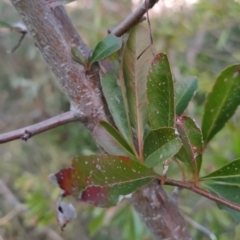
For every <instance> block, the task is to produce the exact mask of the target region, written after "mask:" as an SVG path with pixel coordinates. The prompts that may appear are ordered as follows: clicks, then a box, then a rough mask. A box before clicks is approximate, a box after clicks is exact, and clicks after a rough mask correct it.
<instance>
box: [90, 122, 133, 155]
mask: <svg viewBox="0 0 240 240" xmlns="http://www.w3.org/2000/svg"><path fill="white" fill-rule="evenodd" d="M93 135H94V137H95V139H96V141H97V143H98V144H99V145H100V146H102V147H103V149H104V150H105V151H106V152H108V153H109V154H113V155H123V156H129V157H132V158H135V156H134V153H133V151H132V149H131V147H130V146H129V145H128V143H127V142H126V141H125V139H124V138H123V137H122V135H121V134H120V133H119V132H118V131H117V130H116V129H115V128H114V127H113V126H112V125H110V124H109V123H108V122H105V121H100V123H99V124H98V125H97V126H96V127H95V128H94V130H93Z"/></svg>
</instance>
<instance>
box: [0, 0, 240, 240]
mask: <svg viewBox="0 0 240 240" xmlns="http://www.w3.org/2000/svg"><path fill="white" fill-rule="evenodd" d="M138 2H139V1H137V0H135V1H130V0H121V1H113V0H101V1H97V0H95V1H94V0H79V1H77V2H74V3H71V4H68V5H67V6H66V9H67V11H68V12H69V15H70V17H71V19H72V21H73V23H74V26H75V27H76V28H77V30H78V31H79V33H80V34H81V36H82V38H83V39H84V41H86V43H87V44H89V46H91V47H92V48H93V47H94V46H95V45H96V44H97V42H98V41H99V40H101V39H102V38H103V37H104V36H105V35H106V34H107V30H108V29H109V28H110V29H111V28H112V27H114V26H115V25H117V24H118V23H119V22H120V21H121V20H123V19H124V18H125V17H126V16H127V15H128V13H129V12H130V11H131V10H133V9H134V8H135V7H136V6H137V5H138ZM191 2H193V1H190V0H188V1H187V0H186V1H185V0H175V1H174V0H166V1H164V0H162V1H160V2H159V3H158V4H157V5H156V6H155V8H154V9H153V10H151V12H150V17H151V28H152V35H153V39H154V46H155V48H156V49H157V51H158V52H166V53H167V54H168V56H169V59H170V63H171V68H172V72H173V75H174V78H175V79H176V80H181V79H183V78H186V77H188V76H197V78H198V80H199V91H198V93H197V94H196V96H195V98H194V101H193V102H192V103H191V104H190V105H189V107H188V109H187V111H186V114H187V115H189V116H191V117H194V118H195V119H196V121H197V122H198V123H199V124H201V116H202V113H203V104H204V101H205V96H206V93H207V92H208V91H209V90H210V89H211V86H212V84H213V82H214V80H215V78H216V77H217V75H218V74H219V73H220V72H221V71H222V70H223V69H224V68H225V67H226V66H229V65H231V64H234V63H239V62H240V24H239V23H240V14H239V13H240V1H239V0H235V1H234V0H199V1H194V3H191ZM0 20H1V21H5V22H8V23H10V24H13V23H17V22H19V21H20V18H19V16H18V14H17V12H16V11H15V9H14V8H13V7H12V6H11V4H10V3H9V1H8V0H0ZM19 37H20V35H19V34H17V33H15V32H10V31H9V30H8V29H6V28H0V133H3V132H7V131H10V130H13V129H17V128H20V127H24V126H27V125H29V124H33V123H37V122H39V121H42V120H44V119H47V118H49V117H52V116H55V115H57V114H59V113H61V112H63V111H67V110H68V109H69V103H68V101H67V99H66V97H65V96H64V95H63V94H62V92H61V91H60V89H59V88H58V87H57V85H56V83H55V77H54V75H53V74H52V73H51V71H50V69H49V68H48V66H47V65H46V63H45V62H44V60H43V58H42V56H41V54H40V53H39V52H38V50H37V49H36V47H35V46H34V42H33V40H32V38H31V36H30V35H27V36H26V38H25V39H24V40H23V42H22V44H21V46H20V47H19V48H18V49H17V50H16V52H15V53H13V54H6V52H7V51H9V50H11V49H12V48H13V47H14V46H15V45H16V44H17V42H18V39H19ZM97 150H98V148H97V146H96V144H95V143H94V141H93V139H92V137H91V135H90V133H89V132H88V131H87V130H86V129H85V128H84V127H83V126H82V125H81V124H80V123H70V124H67V125H65V126H62V127H58V128H56V129H54V130H51V131H48V132H46V133H42V134H40V135H37V136H35V137H33V138H32V139H30V140H28V141H27V142H26V143H25V142H23V141H20V140H17V141H13V142H10V143H6V144H3V145H1V146H0V162H1V167H0V240H2V239H4V240H5V239H7V240H12V239H14V240H15V239H39V240H40V239H53V240H60V239H69V240H75V239H81V240H90V239H92V240H95V239H96V240H101V239H103V240H108V239H109V240H111V239H114V240H118V239H119V240H135V239H136V240H137V239H142V240H151V239H152V238H151V236H150V234H149V232H148V230H147V229H146V228H145V227H144V225H143V224H142V223H141V221H140V219H139V217H138V215H137V214H136V213H135V212H134V211H133V210H132V209H131V207H130V206H129V205H128V203H127V202H122V203H121V204H120V205H119V206H117V207H115V208H110V209H107V210H104V209H99V208H93V207H91V206H89V205H87V204H83V203H77V202H76V201H74V200H72V203H73V204H74V205H75V207H76V208H77V212H78V217H77V219H76V220H74V221H73V222H72V223H71V224H69V225H68V226H67V227H66V229H65V231H64V232H61V230H60V228H59V226H58V224H57V220H56V217H55V203H56V201H57V198H58V195H59V189H57V188H56V187H55V186H54V185H53V184H51V183H50V181H49V179H48V176H49V175H50V174H51V173H55V172H57V171H58V170H59V169H60V168H63V167H66V166H69V165H70V161H71V157H73V156H75V155H79V154H82V155H87V154H91V153H93V152H96V151H97ZM236 158H240V111H239V109H238V111H237V113H236V114H235V116H234V117H233V118H232V119H231V120H230V121H229V123H228V124H227V125H226V126H225V128H224V130H223V131H221V132H220V133H219V134H218V135H217V136H216V137H215V138H214V139H213V141H212V143H210V144H209V146H208V148H207V149H206V151H205V156H204V160H203V169H202V175H204V174H206V173H208V172H211V171H213V170H215V169H217V168H219V167H221V166H222V165H223V164H226V163H227V162H229V161H231V160H233V159H236ZM169 171H170V173H169V174H170V175H171V176H178V175H179V170H178V168H177V166H176V164H175V163H173V164H172V165H171V167H170V170H169ZM166 190H167V191H169V192H171V191H172V190H173V188H170V187H169V188H166ZM179 205H180V208H181V210H182V212H183V214H184V215H185V216H187V219H186V220H187V222H188V228H189V230H190V232H191V234H192V236H193V238H194V239H199V240H202V239H203V240H204V239H211V238H210V237H209V236H207V235H206V234H204V233H203V232H202V231H200V230H199V229H198V227H196V226H194V221H196V222H198V223H199V224H201V225H202V226H205V227H207V228H208V229H210V230H211V231H212V232H213V233H214V234H215V236H216V237H217V239H220V240H225V239H226V240H227V239H232V240H239V239H240V225H239V224H238V223H237V222H235V220H234V219H233V218H232V217H231V216H229V215H228V214H227V213H226V212H224V211H220V210H219V209H218V208H217V207H216V204H215V203H213V202H211V201H209V200H207V199H205V198H202V197H199V196H197V195H196V194H194V193H190V192H188V191H186V190H182V191H181V192H180V196H179ZM212 239H214V238H212Z"/></svg>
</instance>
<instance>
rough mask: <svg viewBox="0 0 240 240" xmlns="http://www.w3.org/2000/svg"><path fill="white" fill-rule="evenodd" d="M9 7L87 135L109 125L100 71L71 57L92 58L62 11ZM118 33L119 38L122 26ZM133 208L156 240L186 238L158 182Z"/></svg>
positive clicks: (41, 3)
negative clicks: (98, 126) (76, 52)
mask: <svg viewBox="0 0 240 240" xmlns="http://www.w3.org/2000/svg"><path fill="white" fill-rule="evenodd" d="M11 2H12V4H13V5H14V7H15V8H16V9H17V11H18V12H19V14H20V16H21V18H22V20H23V21H24V23H25V25H26V26H27V28H28V30H29V32H30V33H31V35H32V37H33V39H34V41H35V44H36V46H37V47H38V48H39V50H40V52H41V53H42V55H43V57H44V58H45V60H46V62H47V63H48V65H49V66H50V67H51V69H52V71H53V72H54V73H55V75H56V77H57V80H58V82H59V84H60V86H61V87H62V89H63V92H64V93H65V94H66V95H67V96H68V99H69V101H70V104H71V110H72V111H73V113H74V114H75V115H76V117H77V118H79V119H84V120H82V121H83V123H84V124H85V126H86V127H87V128H88V129H89V130H90V131H92V130H93V128H94V126H95V125H96V123H97V122H98V121H99V120H103V119H104V120H109V119H110V115H109V112H108V110H107V106H106V104H105V102H104V99H103V95H102V91H101V87H100V79H99V75H98V71H99V68H98V66H97V65H96V66H94V67H93V69H92V71H91V72H88V73H86V71H85V69H84V67H83V66H81V65H80V64H78V63H76V62H75V61H74V60H73V59H72V57H71V53H70V50H71V47H72V46H77V47H78V49H79V51H80V52H81V53H82V54H83V55H84V56H86V57H88V56H89V54H91V50H90V49H89V47H88V46H86V44H85V43H84V42H83V40H82V39H81V37H80V36H79V35H78V33H77V32H76V30H75V29H74V27H73V25H72V23H71V21H70V19H69V17H68V16H67V13H66V11H65V10H64V7H63V6H60V7H56V8H54V9H51V8H49V6H48V5H47V4H46V0H31V1H30V0H21V1H19V0H11ZM156 2H157V0H152V1H151V0H149V1H148V2H147V3H148V4H149V8H150V7H151V6H153V5H154V4H155V3H156ZM145 6H146V5H145V4H143V5H141V9H142V10H141V11H138V14H139V12H141V14H142V15H143V14H144V13H145V12H146V9H145ZM144 9H145V10H144ZM141 14H140V15H141ZM140 15H137V14H136V19H137V20H136V21H133V22H132V23H130V24H129V22H127V23H126V22H125V25H127V24H128V27H127V28H124V31H127V30H128V29H129V28H130V27H131V26H133V24H135V23H136V22H138V21H139V19H141V18H142V16H141V18H140ZM132 18H133V19H134V14H133V15H132V16H131V18H130V19H131V20H132ZM119 29H121V30H119V31H120V32H121V34H123V33H124V31H122V29H123V27H122V26H121V27H120V28H119ZM115 31H116V30H115ZM113 32H114V31H113ZM116 32H117V31H116ZM132 204H133V206H134V207H135V209H136V210H137V212H138V213H139V214H140V216H141V217H142V219H143V220H144V221H145V223H146V224H147V226H148V227H149V229H150V230H151V232H152V233H153V235H154V236H155V238H156V239H179V240H181V239H183V240H187V239H190V237H189V234H188V232H187V231H186V228H185V223H184V220H183V218H182V217H181V214H180V212H179V210H178V208H177V206H176V205H175V204H174V202H173V201H172V200H171V199H170V198H169V197H168V196H167V195H166V194H165V192H164V190H163V189H162V187H161V186H159V185H158V184H157V183H156V182H153V183H151V184H149V185H147V186H145V187H143V188H141V189H139V190H138V191H136V192H135V193H134V194H133V197H132Z"/></svg>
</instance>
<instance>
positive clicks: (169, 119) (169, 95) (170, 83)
mask: <svg viewBox="0 0 240 240" xmlns="http://www.w3.org/2000/svg"><path fill="white" fill-rule="evenodd" d="M170 85H173V82H172V81H171V82H169V86H170ZM173 94H174V89H173ZM168 100H169V101H168V126H171V125H170V124H171V107H170V106H171V104H170V101H171V93H170V91H168ZM174 105H175V104H174ZM174 108H175V107H174ZM173 112H174V114H173V119H175V112H176V111H175V109H174V111H173ZM174 122H175V121H174ZM174 125H175V124H174ZM173 127H174V126H173Z"/></svg>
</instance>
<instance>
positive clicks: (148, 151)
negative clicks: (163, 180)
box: [144, 128, 182, 167]
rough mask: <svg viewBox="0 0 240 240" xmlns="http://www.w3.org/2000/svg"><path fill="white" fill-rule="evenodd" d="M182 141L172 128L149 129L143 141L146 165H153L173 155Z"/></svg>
mask: <svg viewBox="0 0 240 240" xmlns="http://www.w3.org/2000/svg"><path fill="white" fill-rule="evenodd" d="M181 145H182V143H181V141H180V139H179V138H178V134H177V133H176V131H175V129H174V128H159V129H157V130H154V131H151V132H150V133H149V134H148V135H147V137H146V139H145V141H144V159H145V164H146V165H147V166H148V167H154V166H156V165H157V164H159V163H161V162H163V161H165V160H166V159H168V158H170V157H172V156H174V155H175V154H176V153H177V152H178V151H179V149H180V147H181Z"/></svg>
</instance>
